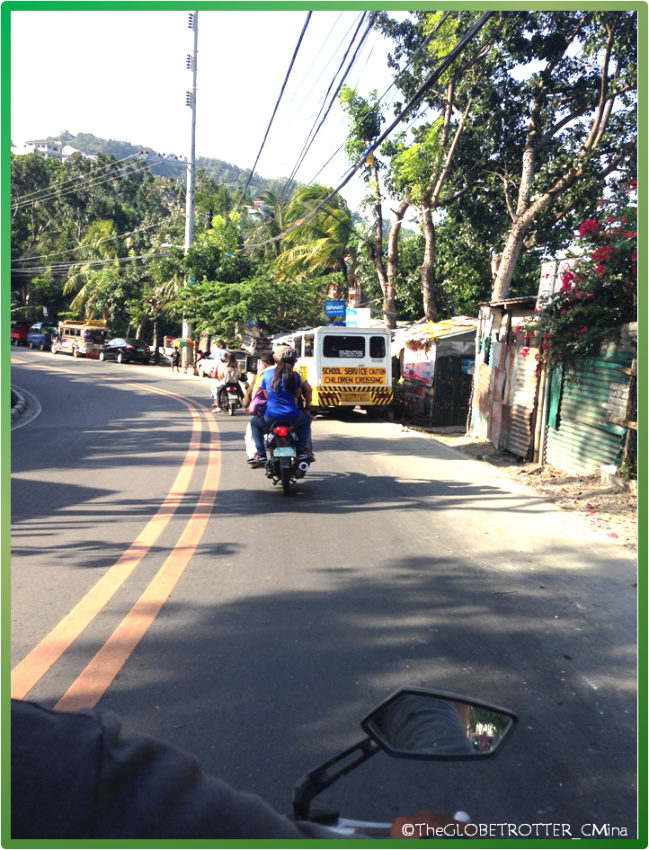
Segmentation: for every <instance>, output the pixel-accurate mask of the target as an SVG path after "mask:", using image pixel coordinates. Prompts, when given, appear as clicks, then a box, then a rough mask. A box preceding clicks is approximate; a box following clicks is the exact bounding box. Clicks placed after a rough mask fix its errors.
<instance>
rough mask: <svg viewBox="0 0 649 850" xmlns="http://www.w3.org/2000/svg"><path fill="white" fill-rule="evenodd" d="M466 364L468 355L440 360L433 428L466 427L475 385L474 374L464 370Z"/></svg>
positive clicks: (440, 358)
mask: <svg viewBox="0 0 649 850" xmlns="http://www.w3.org/2000/svg"><path fill="white" fill-rule="evenodd" d="M466 362H468V358H467V357H466V355H464V356H455V357H439V358H438V360H437V374H436V376H435V402H434V404H435V406H434V408H433V418H432V425H433V427H437V428H445V427H448V426H450V425H466V420H467V416H468V415H469V402H470V400H471V387H472V384H473V374H469V373H468V372H467V371H466V370H465V369H464V368H463V363H464V364H466Z"/></svg>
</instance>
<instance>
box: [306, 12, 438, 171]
mask: <svg viewBox="0 0 649 850" xmlns="http://www.w3.org/2000/svg"><path fill="white" fill-rule="evenodd" d="M450 14H451V13H450V12H446V13H445V15H444V17H443V18H442V19H441V20H440V22H439V23H438V24H437V26H436V27H435V29H434V30H433V32H432V33H431V34H430V35H429V36H428V38H427V39H426V40H425V41H424V43H423V44H422V45H421V46H420V47H419V48H418V50H417V51H416V52H415V53H414V54H413V55H412V56H411V57H410V59H409V60H408V63H407V64H406V65H405V66H404V67H403V68H402V69H401V71H399V73H398V74H397V76H396V77H395V78H394V80H393V81H392V82H391V83H390V85H389V86H388V88H387V89H386V90H385V91H384V92H383V94H382V95H381V97H380V98H379V99H378V100H377V101H376V104H374V105H373V107H372V108H375V107H376V106H378V105H379V104H380V103H381V101H382V100H383V99H384V98H385V97H386V95H387V94H388V92H389V91H390V89H391V88H392V87H393V86H396V84H397V81H398V80H399V78H400V77H401V76H402V74H405V72H406V71H407V70H408V68H409V67H410V66H411V65H412V63H413V62H414V61H415V59H416V58H417V57H418V56H419V54H420V53H421V52H422V50H424V49H425V48H426V47H427V46H428V44H430V42H431V40H432V39H433V37H434V36H435V35H436V34H437V32H438V30H439V28H440V27H441V26H442V24H443V23H444V21H445V20H446V19H447V18H448V16H449V15H450ZM375 46H376V45H375ZM372 50H374V47H373V48H372ZM368 61H369V57H368ZM365 64H366V65H367V62H366V63H365ZM363 70H365V69H363ZM361 76H362V73H361ZM359 82H360V78H359ZM357 86H358V83H357ZM344 146H345V143H344V142H343V143H342V144H341V145H340V146H339V147H338V148H337V149H336V150H335V151H334V153H333V154H332V155H331V156H330V157H329V159H328V160H327V161H326V162H325V164H324V165H323V166H322V167H321V168H320V170H319V171H318V172H317V173H316V174H315V176H314V177H312V178H311V180H310V183H313V182H314V180H315V179H316V177H317V176H318V175H319V174H320V173H321V172H322V171H324V169H325V168H326V167H327V166H328V165H329V163H330V162H331V160H332V159H333V158H334V157H335V156H336V155H337V154H338V153H340V151H341V150H342V149H343V147H344Z"/></svg>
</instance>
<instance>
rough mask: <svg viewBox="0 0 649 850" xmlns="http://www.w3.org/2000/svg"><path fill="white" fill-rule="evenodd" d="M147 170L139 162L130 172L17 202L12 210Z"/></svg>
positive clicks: (146, 166)
mask: <svg viewBox="0 0 649 850" xmlns="http://www.w3.org/2000/svg"><path fill="white" fill-rule="evenodd" d="M147 168H148V165H147V163H146V162H141V163H138V164H137V165H136V166H135V167H134V168H133V169H132V170H131V171H120V172H116V173H115V174H111V175H110V177H105V176H104V175H101V176H102V178H103V179H101V180H95V179H94V178H93V179H91V180H89V181H88V182H87V183H83V184H81V185H80V186H73V187H72V188H71V189H67V190H66V191H65V192H58V191H53V192H51V193H50V194H48V195H44V196H42V197H39V198H34V199H32V200H27V201H19V202H18V203H16V204H14V205H13V209H14V210H17V209H22V208H23V207H29V206H31V205H32V204H35V203H41V202H43V201H51V200H53V199H55V198H61V197H63V196H65V195H70V194H72V193H73V192H77V191H83V190H85V189H92V188H94V187H95V186H101V185H102V184H104V183H110V182H112V181H114V180H119V178H120V177H124V176H126V175H131V174H139V173H140V172H142V171H144V170H146V169H147Z"/></svg>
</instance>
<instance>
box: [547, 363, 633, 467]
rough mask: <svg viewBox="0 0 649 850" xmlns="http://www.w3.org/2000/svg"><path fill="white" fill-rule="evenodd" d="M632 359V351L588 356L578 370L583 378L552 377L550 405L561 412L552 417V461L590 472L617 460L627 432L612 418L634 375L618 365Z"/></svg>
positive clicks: (549, 432) (549, 453)
mask: <svg viewBox="0 0 649 850" xmlns="http://www.w3.org/2000/svg"><path fill="white" fill-rule="evenodd" d="M632 360H633V357H632V355H630V354H628V355H627V354H619V355H616V356H615V357H613V358H606V359H605V358H603V357H588V358H585V359H584V360H583V362H582V363H581V365H580V366H579V368H578V370H577V375H578V382H577V383H574V384H573V383H569V382H568V381H567V380H566V379H564V380H562V381H559V380H557V379H554V380H553V381H552V384H551V389H550V393H551V395H550V410H551V411H552V409H553V408H554V409H555V410H557V411H558V412H557V414H556V416H552V415H551V416H550V417H549V421H548V427H547V430H546V444H545V462H546V463H549V464H552V466H557V467H559V469H565V470H567V471H570V472H579V473H581V474H583V475H590V474H591V473H594V472H597V471H598V470H599V468H600V466H604V465H607V464H611V463H614V462H615V459H616V458H617V456H618V454H619V452H620V449H621V447H622V441H623V439H624V435H625V433H626V432H625V430H624V428H621V427H620V426H619V425H614V424H613V423H612V422H611V421H610V418H609V417H610V416H611V415H617V411H618V410H619V408H620V406H621V401H623V399H624V393H625V392H628V386H629V378H628V377H627V376H626V375H624V374H623V373H622V372H619V371H617V370H618V368H619V367H620V366H627V367H628V366H630V365H631V361H632ZM557 396H558V403H557Z"/></svg>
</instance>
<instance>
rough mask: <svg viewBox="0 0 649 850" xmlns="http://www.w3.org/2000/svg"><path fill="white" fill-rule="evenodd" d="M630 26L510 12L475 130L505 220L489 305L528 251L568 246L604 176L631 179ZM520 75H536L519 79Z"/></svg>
mask: <svg viewBox="0 0 649 850" xmlns="http://www.w3.org/2000/svg"><path fill="white" fill-rule="evenodd" d="M636 18H637V13H636V12H632V11H626V10H619V11H618V10H611V11H603V10H595V11H587V12H582V11H548V12H520V13H515V14H514V13H512V14H511V15H510V16H509V17H508V18H507V19H506V21H505V23H504V26H503V29H502V33H501V36H500V40H499V45H498V50H497V51H494V52H493V53H492V54H490V55H489V56H488V57H487V58H486V60H485V65H486V68H487V69H488V75H487V80H488V85H487V86H485V88H484V90H483V92H482V93H481V95H479V96H478V95H476V100H477V102H478V108H477V109H476V112H475V121H476V122H479V124H480V131H481V138H482V139H483V141H484V144H485V152H486V153H487V154H488V156H489V162H490V165H489V167H488V168H489V171H490V172H491V174H490V175H489V177H490V179H491V180H492V182H497V183H499V184H500V188H501V191H502V193H503V196H504V199H505V202H506V205H507V209H508V212H509V216H510V224H509V227H508V231H507V232H506V234H505V235H504V239H503V250H502V256H501V260H500V265H499V268H498V273H497V277H496V280H495V283H494V291H493V297H494V298H495V299H501V298H505V297H507V295H508V293H509V289H510V285H511V282H512V279H513V275H514V271H515V269H516V264H517V262H518V259H519V257H520V256H521V253H522V251H523V249H524V247H525V245H526V244H527V245H533V244H537V245H539V244H541V245H542V244H545V245H548V246H550V245H553V244H554V245H556V244H557V241H558V239H557V237H559V240H563V242H564V244H565V241H566V239H569V238H570V234H571V233H572V231H573V230H574V229H575V224H576V223H578V220H579V219H580V218H583V216H584V215H585V214H586V215H587V214H588V211H589V210H590V211H592V210H593V208H594V205H595V203H596V199H597V198H598V197H599V196H600V195H601V192H602V191H603V188H604V186H605V184H606V181H607V178H608V177H609V175H613V174H614V173H615V172H619V171H623V172H624V171H626V172H627V173H631V175H632V176H633V174H634V173H635V165H634V157H635V150H636V117H635V111H636V100H637V98H636V93H637V53H636V23H637V21H636ZM526 67H527V68H530V69H535V68H537V67H538V70H533V73H528V74H525V75H523V76H521V75H520V74H517V73H516V69H519V68H526ZM485 170H486V169H485Z"/></svg>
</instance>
